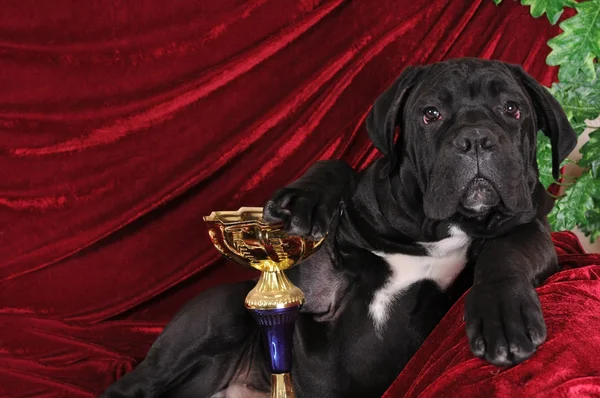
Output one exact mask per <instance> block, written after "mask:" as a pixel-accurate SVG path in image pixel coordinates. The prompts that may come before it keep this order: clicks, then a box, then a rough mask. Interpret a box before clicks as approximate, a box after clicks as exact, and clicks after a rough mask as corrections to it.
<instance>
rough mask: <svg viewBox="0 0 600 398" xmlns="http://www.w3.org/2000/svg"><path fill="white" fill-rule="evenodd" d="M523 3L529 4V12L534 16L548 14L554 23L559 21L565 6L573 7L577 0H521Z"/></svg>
mask: <svg viewBox="0 0 600 398" xmlns="http://www.w3.org/2000/svg"><path fill="white" fill-rule="evenodd" d="M521 4H523V5H524V6H529V7H530V9H529V13H530V14H531V16H532V17H534V18H539V17H541V16H542V15H544V14H546V17H548V21H550V23H551V24H552V25H554V24H555V23H557V22H558V19H559V18H560V16H561V15H562V13H563V8H564V7H573V6H574V5H575V4H576V2H575V0H521Z"/></svg>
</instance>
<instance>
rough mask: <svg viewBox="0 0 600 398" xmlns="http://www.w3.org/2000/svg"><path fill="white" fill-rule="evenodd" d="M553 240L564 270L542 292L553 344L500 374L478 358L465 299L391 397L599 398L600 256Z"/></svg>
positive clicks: (564, 236)
mask: <svg viewBox="0 0 600 398" xmlns="http://www.w3.org/2000/svg"><path fill="white" fill-rule="evenodd" d="M553 239H554V242H555V245H556V250H557V252H558V254H559V256H560V262H561V265H562V266H563V269H564V270H563V271H561V272H559V273H557V274H555V275H554V276H552V277H550V278H549V279H548V280H547V281H546V282H545V283H544V284H543V285H542V286H540V287H539V288H538V289H537V291H538V294H539V297H540V301H541V303H542V308H543V313H544V318H545V320H546V324H547V326H548V339H547V340H546V342H545V343H544V344H543V345H542V346H541V347H540V348H539V350H538V352H537V353H536V354H535V355H534V356H533V357H532V358H531V359H529V360H527V361H525V362H523V363H522V364H520V365H517V366H515V367H513V368H510V369H503V370H500V369H499V368H496V367H495V366H493V365H490V364H488V363H486V362H484V361H482V360H480V359H477V358H475V357H474V356H473V355H472V354H471V352H470V351H469V347H468V343H467V339H466V333H465V324H464V322H463V320H462V315H463V310H464V296H463V298H461V299H460V300H459V301H458V302H457V303H456V304H455V305H454V307H453V308H452V309H451V310H450V312H449V313H448V314H446V316H445V317H444V319H443V320H442V321H441V322H440V324H439V325H438V326H437V327H436V329H435V330H434V331H433V332H432V333H431V335H430V336H429V338H428V339H427V340H426V341H425V343H424V344H423V346H422V347H421V349H420V350H419V351H418V352H417V353H416V354H415V356H414V357H413V359H412V360H411V361H410V362H409V364H408V365H407V366H406V367H405V368H404V370H403V372H402V373H401V374H400V376H399V377H398V378H397V379H396V381H395V382H394V384H393V385H392V386H391V387H390V389H389V390H388V391H387V393H386V394H385V397H387V398H391V397H416V396H419V397H473V396H481V397H491V396H500V397H504V396H506V397H508V396H524V397H533V396H540V397H565V396H571V397H582V396H600V281H599V279H600V255H599V254H583V250H582V249H581V247H580V245H579V241H578V240H577V238H576V237H575V235H573V234H571V233H568V232H564V233H560V234H554V235H553ZM575 267H576V268H575Z"/></svg>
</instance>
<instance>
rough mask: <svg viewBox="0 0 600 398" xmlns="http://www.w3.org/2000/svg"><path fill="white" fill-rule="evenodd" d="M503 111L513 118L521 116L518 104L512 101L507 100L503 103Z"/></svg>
mask: <svg viewBox="0 0 600 398" xmlns="http://www.w3.org/2000/svg"><path fill="white" fill-rule="evenodd" d="M503 111H504V113H506V114H508V115H510V116H512V117H514V118H515V119H519V118H520V117H521V111H519V106H518V105H517V104H515V103H514V102H511V101H508V102H507V103H506V104H505V105H504V109H503Z"/></svg>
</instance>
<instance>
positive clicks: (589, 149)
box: [578, 130, 600, 200]
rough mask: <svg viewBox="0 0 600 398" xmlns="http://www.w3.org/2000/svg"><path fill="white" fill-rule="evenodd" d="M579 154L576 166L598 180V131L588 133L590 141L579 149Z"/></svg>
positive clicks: (599, 161) (599, 165)
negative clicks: (587, 170) (588, 171)
mask: <svg viewBox="0 0 600 398" xmlns="http://www.w3.org/2000/svg"><path fill="white" fill-rule="evenodd" d="M579 152H580V153H581V160H580V161H579V163H578V165H579V166H580V167H585V168H589V169H590V172H591V174H592V176H593V177H594V178H600V173H599V172H600V130H595V131H592V132H591V133H590V140H589V141H588V142H586V143H585V144H584V145H583V146H582V147H581V149H580V150H579ZM598 200H600V198H598Z"/></svg>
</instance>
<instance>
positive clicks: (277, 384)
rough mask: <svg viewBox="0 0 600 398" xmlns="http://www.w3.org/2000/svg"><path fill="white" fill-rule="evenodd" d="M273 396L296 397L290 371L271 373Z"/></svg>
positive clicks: (275, 397) (273, 397)
mask: <svg viewBox="0 0 600 398" xmlns="http://www.w3.org/2000/svg"><path fill="white" fill-rule="evenodd" d="M271 398H296V394H295V393H294V388H293V386H292V378H291V377H290V374H289V373H275V374H272V375H271Z"/></svg>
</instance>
